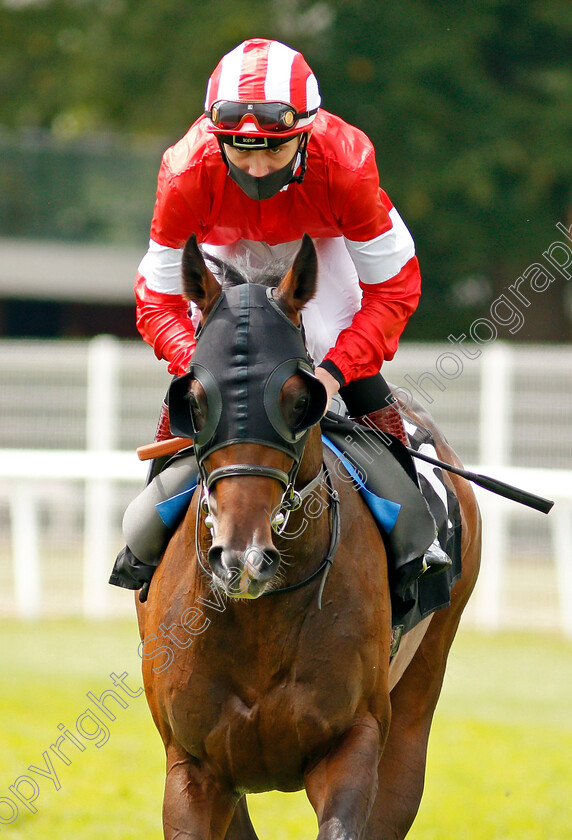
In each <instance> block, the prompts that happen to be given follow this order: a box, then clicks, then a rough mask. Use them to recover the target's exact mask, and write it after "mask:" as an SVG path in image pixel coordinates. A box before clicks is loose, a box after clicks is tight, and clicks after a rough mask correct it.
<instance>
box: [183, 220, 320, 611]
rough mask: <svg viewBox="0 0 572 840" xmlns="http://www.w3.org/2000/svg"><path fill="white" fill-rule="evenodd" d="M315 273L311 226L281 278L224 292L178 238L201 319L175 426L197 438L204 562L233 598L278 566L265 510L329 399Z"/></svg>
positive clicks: (279, 493) (291, 473) (289, 488)
mask: <svg viewBox="0 0 572 840" xmlns="http://www.w3.org/2000/svg"><path fill="white" fill-rule="evenodd" d="M316 275H317V259H316V251H315V248H314V245H313V243H312V240H311V239H310V237H308V236H305V237H304V240H303V242H302V246H301V248H300V251H299V252H298V254H297V256H296V258H295V260H294V263H293V265H292V267H291V268H290V270H289V271H288V272H287V273H286V275H285V276H284V277H283V279H282V280H281V282H280V283H279V285H278V286H277V287H276V288H269V287H267V286H264V285H259V284H256V283H248V282H245V283H243V284H242V285H236V286H233V287H232V288H229V289H225V290H223V289H222V288H221V286H220V285H219V283H218V282H217V280H216V278H215V277H214V275H213V274H212V273H211V272H210V271H209V269H208V268H207V266H206V264H205V261H204V259H203V256H202V254H201V252H200V250H199V248H198V246H197V241H196V238H195V237H194V236H193V237H191V238H190V239H189V241H188V242H187V244H186V246H185V250H184V255H183V282H184V289H185V295H186V297H187V298H188V299H189V300H191V301H193V302H194V303H195V304H196V305H197V307H198V308H199V309H200V310H201V322H200V326H199V329H198V331H197V347H196V350H195V353H194V354H193V358H192V362H191V367H190V370H189V373H188V374H187V375H185V376H183V377H181V378H180V379H178V380H176V381H175V382H174V383H173V385H172V386H171V390H170V394H169V408H170V417H171V430H172V431H173V433H174V434H181V435H184V436H187V437H192V438H193V440H194V445H195V451H196V455H197V460H198V463H199V469H200V471H201V476H202V484H203V499H202V504H203V506H204V508H205V509H206V511H207V514H208V518H207V524H208V525H209V526H210V527H211V535H212V545H211V547H210V549H209V550H208V562H209V564H210V568H211V570H212V573H213V577H214V580H215V582H216V584H217V585H218V586H220V587H222V588H223V589H224V590H225V591H226V592H227V593H228V594H229V595H231V596H234V597H241V598H256V597H258V596H259V595H261V594H262V593H263V592H264V590H265V589H266V588H267V587H268V585H269V582H270V581H271V580H272V579H273V578H274V577H275V576H276V573H277V571H278V566H279V564H280V554H279V552H278V550H277V549H276V548H275V546H274V544H273V541H272V522H271V518H272V514H273V512H275V511H276V510H279V509H280V508H281V505H282V503H283V500H284V499H286V498H287V497H289V496H291V495H292V492H293V487H294V481H295V478H296V474H297V471H298V468H299V465H300V461H301V458H302V454H303V451H304V445H305V441H306V437H307V435H308V432H309V430H310V428H311V427H312V426H314V425H315V424H316V423H317V422H318V421H319V419H320V418H321V416H322V414H323V412H324V409H325V406H326V394H325V389H324V388H323V386H322V385H321V383H320V382H319V381H318V380H317V379H316V377H315V376H314V375H313V369H312V366H311V362H310V360H309V358H308V355H307V352H306V349H305V346H304V340H303V335H302V329H301V318H300V313H301V310H302V309H303V307H304V306H305V304H306V303H307V302H308V301H309V300H310V298H311V297H312V296H313V294H314V292H315V289H316Z"/></svg>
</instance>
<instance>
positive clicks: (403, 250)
mask: <svg viewBox="0 0 572 840" xmlns="http://www.w3.org/2000/svg"><path fill="white" fill-rule="evenodd" d="M389 217H390V218H391V221H392V227H391V229H390V230H389V231H387V232H386V233H384V234H382V235H381V236H379V237H377V238H376V239H374V240H370V241H367V242H357V241H351V240H349V239H346V246H347V248H348V251H349V253H350V255H351V257H352V260H353V262H354V264H355V266H356V270H357V273H358V277H359V280H360V283H359V285H360V288H361V291H362V301H361V307H360V309H359V310H358V311H357V312H356V314H355V315H354V318H353V320H352V322H351V324H350V325H349V327H347V328H346V329H344V330H342V331H341V332H340V334H339V335H338V338H337V339H336V343H335V345H334V347H332V348H331V349H330V350H329V351H328V353H327V354H326V356H325V358H324V360H323V362H322V363H321V364H322V366H323V367H324V368H325V369H326V370H327V371H328V372H329V374H330V375H332V376H333V377H334V378H336V379H337V380H338V382H339V384H340V386H341V385H347V384H348V383H349V382H352V381H354V380H356V379H362V378H364V377H367V376H373V375H375V374H376V373H378V372H379V370H380V368H381V366H382V364H383V362H384V361H389V360H391V359H392V358H393V356H394V355H395V351H396V350H397V345H398V343H399V339H400V337H401V334H402V332H403V330H404V329H405V325H406V324H407V321H408V320H409V318H410V316H411V315H412V314H413V312H414V311H415V309H416V308H417V304H418V301H419V297H420V294H421V274H420V271H419V263H418V261H417V257H416V256H415V246H414V243H413V239H412V237H411V234H410V233H409V231H408V230H407V228H406V226H405V224H404V223H403V221H402V219H401V217H400V216H399V214H398V213H397V211H396V210H395V208H392V209H391V211H390V213H389Z"/></svg>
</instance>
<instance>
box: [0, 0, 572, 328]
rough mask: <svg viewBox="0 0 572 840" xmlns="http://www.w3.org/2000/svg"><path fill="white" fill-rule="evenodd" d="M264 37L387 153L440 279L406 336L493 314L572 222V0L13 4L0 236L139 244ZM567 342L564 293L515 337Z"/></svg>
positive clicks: (6, 15)
mask: <svg viewBox="0 0 572 840" xmlns="http://www.w3.org/2000/svg"><path fill="white" fill-rule="evenodd" d="M254 35H260V36H265V37H273V38H278V39H279V40H283V41H285V42H286V43H288V44H290V45H292V46H293V47H296V48H299V49H301V50H302V51H303V53H304V54H305V56H306V58H307V60H308V61H309V63H310V65H311V66H312V67H313V69H314V71H315V72H316V74H317V76H318V78H319V81H320V84H321V88H322V93H323V101H324V106H325V107H326V108H327V109H329V110H331V111H334V112H336V113H339V114H340V115H341V116H343V117H344V118H345V119H347V120H349V121H350V122H353V123H354V124H356V125H358V126H359V127H360V128H362V129H363V130H365V131H366V132H367V133H368V134H369V135H370V136H371V138H372V140H373V141H374V144H375V146H376V149H377V158H378V166H379V170H380V176H381V183H382V185H383V186H384V187H385V188H386V190H387V192H388V193H389V195H390V197H391V198H392V200H393V201H394V203H395V204H396V206H397V207H398V209H399V210H400V211H401V213H402V215H403V217H404V218H405V220H406V223H407V224H408V226H409V227H410V228H411V230H412V232H413V234H414V237H415V240H416V242H417V246H418V252H419V256H420V260H421V266H422V271H423V276H424V280H425V285H424V294H423V298H422V303H421V306H420V308H419V310H418V312H417V313H416V315H415V316H414V317H413V319H412V320H411V322H410V324H409V326H408V330H407V335H406V338H407V339H408V340H412V339H413V340H415V339H434V340H444V339H445V338H446V336H447V334H448V332H449V331H450V329H451V327H455V326H456V324H460V325H461V326H463V325H464V326H466V325H467V324H468V323H469V322H470V321H471V320H473V319H474V318H475V317H479V315H480V314H481V313H484V312H486V308H487V304H488V303H490V301H491V300H492V299H494V298H495V296H496V295H498V293H499V292H500V291H501V290H502V289H503V288H504V287H505V286H507V285H508V284H510V283H511V282H514V281H515V280H516V278H517V277H518V276H519V274H520V273H521V272H522V271H523V270H524V269H526V267H527V266H529V265H530V264H531V263H533V262H535V261H539V260H541V258H542V257H541V255H542V252H543V251H544V250H545V249H546V248H547V247H548V245H549V244H550V243H551V242H552V241H553V240H555V239H556V238H558V237H557V231H556V230H555V224H556V222H557V221H561V222H565V223H567V224H570V223H572V155H571V154H570V147H571V144H572V102H571V100H572V61H571V56H572V4H571V3H570V2H569V0H480V2H476V0H473V2H471V0H462V1H461V2H456V3H452V2H446V1H445V0H402V2H400V3H388V2H380V0H369V2H365V1H363V0H314V1H312V0H225V2H197V0H3V2H2V0H0V235H4V236H17V237H36V238H37V237H51V238H59V239H73V240H81V241H99V242H109V241H114V242H122V243H136V244H140V245H141V248H142V249H143V248H144V246H145V243H146V241H147V237H148V230H149V221H150V217H151V213H152V206H153V200H154V190H155V178H156V173H157V169H158V165H159V160H160V156H161V153H162V151H163V150H164V148H166V147H167V146H168V145H170V144H171V143H172V142H174V141H176V140H177V139H178V138H179V137H180V136H181V135H182V134H183V133H184V132H185V131H186V129H187V127H188V126H189V125H190V123H191V122H193V121H194V119H195V118H196V117H197V116H198V115H199V113H200V112H201V110H202V106H203V99H204V91H205V85H206V80H207V78H208V76H209V74H210V73H211V71H212V70H213V68H214V66H215V65H216V63H217V62H218V60H219V58H220V57H221V55H222V54H224V53H225V52H226V51H228V50H229V49H231V48H232V47H234V46H235V45H236V44H237V43H239V42H240V41H241V40H243V39H244V38H248V37H252V36H254ZM571 335H572V298H571V296H570V293H569V290H568V286H567V284H566V283H565V282H557V283H553V284H552V286H551V288H549V289H548V290H547V291H546V292H544V294H543V295H541V296H537V298H535V306H534V312H529V313H527V319H526V325H525V326H524V327H523V329H522V330H521V331H520V333H519V335H518V340H521V341H522V340H529V341H531V340H535V341H539V340H540V341H567V340H569V339H570V337H571ZM504 337H507V338H511V336H510V334H509V333H508V331H507V335H506V336H504Z"/></svg>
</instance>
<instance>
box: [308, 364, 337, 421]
mask: <svg viewBox="0 0 572 840" xmlns="http://www.w3.org/2000/svg"><path fill="white" fill-rule="evenodd" d="M314 373H315V375H316V379H319V380H320V382H321V383H322V385H323V386H324V388H325V389H326V393H327V395H328V402H327V405H326V411H329V409H330V403H331V401H332V397H333V396H334V394H337V393H338V391H339V390H340V383H339V382H338V380H337V379H336V378H335V376H332V374H331V373H329V372H328V371H327V370H326V369H325V368H323V367H320V366H319V365H318V367H317V368H316V370H315V371H314ZM326 411H324V414H325V413H326Z"/></svg>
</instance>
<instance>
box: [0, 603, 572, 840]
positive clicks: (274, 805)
mask: <svg viewBox="0 0 572 840" xmlns="http://www.w3.org/2000/svg"><path fill="white" fill-rule="evenodd" d="M137 646H138V635H137V628H136V622H135V618H133V621H128V622H125V621H111V622H102V623H96V622H82V621H41V622H32V623H24V622H22V623H20V622H16V621H2V622H0V658H1V670H0V674H1V676H0V840H69V839H70V838H73V840H101V838H102V837H111V838H113V840H161V838H162V832H161V799H162V788H163V769H164V759H163V748H162V744H161V741H160V738H159V735H158V734H157V732H156V730H155V728H154V725H153V723H152V721H151V718H150V715H149V713H148V709H147V705H146V702H145V699H144V696H143V695H142V694H141V695H139V696H136V695H137V693H138V691H139V688H140V686H141V678H140V660H139V657H138V654H137ZM111 675H115V676H111ZM118 683H119V684H118ZM109 690H111V691H113V692H114V693H115V696H119V697H121V698H122V702H121V703H119V702H117V701H116V700H115V699H114V697H113V695H110V694H107V695H104V697H103V699H104V700H105V704H106V708H107V709H108V713H109V714H110V715H112V717H113V718H114V719H111V718H110V717H108V716H106V715H105V713H102V712H101V710H100V709H99V707H98V706H97V701H98V700H101V699H102V695H103V693H104V692H107V691H109ZM98 710H99V716H98V715H96V714H95V712H96V711H98ZM52 746H55V749H56V752H55V751H54V750H53V749H52ZM58 751H59V755H60V756H63V757H58V754H57V752H58ZM571 757H572V643H571V642H569V641H568V642H567V641H565V640H563V639H561V638H558V637H553V636H549V635H538V636H533V635H527V634H521V633H518V634H517V633H502V634H498V635H492V636H486V635H482V634H477V633H474V632H469V631H466V630H464V631H461V633H460V634H459V637H458V639H457V641H456V642H455V644H454V646H453V651H452V653H451V656H450V661H449V669H448V673H447V677H446V682H445V687H444V690H443V695H442V698H441V702H440V704H439V707H438V710H437V714H436V717H435V722H434V725H433V731H432V735H431V740H430V744H429V761H428V770H427V781H426V791H425V796H424V799H423V802H422V805H421V810H420V813H419V816H418V818H417V821H416V823H415V826H414V828H413V829H412V831H411V833H410V835H409V837H410V838H411V840H450V838H453V839H454V840H567V838H570V837H572V758H571ZM30 768H35V772H34V771H33V770H31V769H30ZM26 800H27V801H28V804H25V802H26ZM16 809H17V816H16ZM250 810H251V814H252V818H253V822H254V823H255V825H256V828H257V830H258V833H259V835H260V837H261V840H294V839H295V840H302V838H308V840H311V838H312V837H315V835H316V822H315V818H314V816H313V812H312V810H311V808H310V806H309V805H308V803H307V801H306V799H305V796H304V795H303V794H265V795H262V796H254V797H250Z"/></svg>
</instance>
